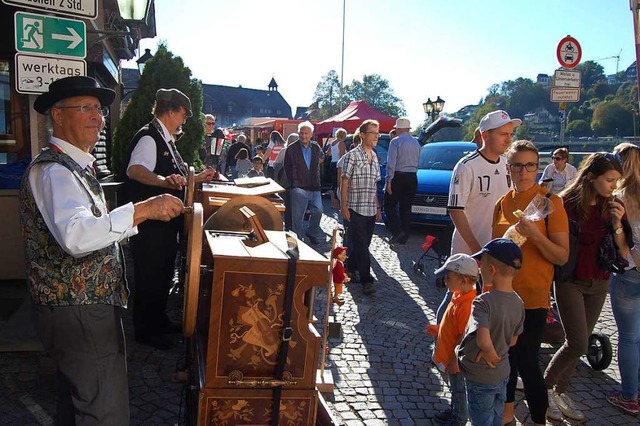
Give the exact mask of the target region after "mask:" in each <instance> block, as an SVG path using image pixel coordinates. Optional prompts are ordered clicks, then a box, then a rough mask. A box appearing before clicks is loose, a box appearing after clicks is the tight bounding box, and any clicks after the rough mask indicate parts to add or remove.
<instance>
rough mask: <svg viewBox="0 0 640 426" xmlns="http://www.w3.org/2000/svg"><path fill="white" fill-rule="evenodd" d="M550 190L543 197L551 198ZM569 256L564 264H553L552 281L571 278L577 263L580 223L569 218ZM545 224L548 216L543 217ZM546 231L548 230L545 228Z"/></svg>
mask: <svg viewBox="0 0 640 426" xmlns="http://www.w3.org/2000/svg"><path fill="white" fill-rule="evenodd" d="M551 195H552V194H551V192H547V194H546V195H545V197H547V198H551ZM567 219H568V220H569V258H568V259H567V263H565V264H564V265H553V281H554V282H556V283H566V282H568V281H572V280H573V273H574V271H575V270H576V265H577V263H578V242H579V241H580V225H578V222H576V221H575V220H573V219H569V218H567ZM544 222H545V226H548V225H549V216H548V215H547V216H545V217H544ZM547 233H548V230H547Z"/></svg>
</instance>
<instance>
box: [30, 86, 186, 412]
mask: <svg viewBox="0 0 640 426" xmlns="http://www.w3.org/2000/svg"><path fill="white" fill-rule="evenodd" d="M114 98H115V92H114V91H113V90H111V89H104V88H100V87H99V86H98V83H97V82H96V81H95V80H94V79H92V78H90V77H83V76H78V77H67V78H63V79H60V80H57V81H55V82H53V83H51V84H50V85H49V91H48V92H46V93H43V94H42V95H40V96H38V98H37V99H36V100H35V102H34V108H35V110H36V111H37V112H39V113H40V114H47V115H49V116H50V118H51V125H52V130H53V133H52V134H53V136H52V137H51V139H50V140H49V146H48V147H47V148H45V149H44V150H43V151H42V152H41V153H40V154H39V155H38V156H37V157H36V158H34V160H33V162H32V163H31V165H30V166H29V168H28V170H27V172H26V173H25V178H24V179H23V182H22V187H21V190H20V217H21V220H22V228H23V233H24V235H25V245H26V264H27V276H28V286H29V291H30V293H31V298H32V301H33V304H34V309H35V313H36V328H37V331H38V334H39V336H40V338H41V340H42V343H43V346H44V348H45V350H46V351H47V352H48V353H49V355H50V356H51V357H52V358H53V359H54V361H55V363H56V367H57V369H58V373H59V374H58V377H59V379H60V381H61V389H62V391H61V395H60V398H59V400H58V413H57V420H56V424H76V425H84V424H89V423H90V424H105V425H106V424H112V425H128V424H129V393H128V383H127V371H126V353H125V347H124V333H123V329H122V322H121V319H120V309H121V308H123V307H126V306H127V298H128V294H129V291H128V289H127V285H126V282H125V278H124V266H123V262H122V257H121V255H120V247H119V241H121V240H122V239H124V238H126V237H128V236H132V235H135V234H136V232H137V226H138V225H140V224H141V223H143V222H144V221H146V220H150V219H153V220H162V221H168V220H170V219H172V218H174V217H176V216H178V215H179V214H181V213H182V210H183V205H182V202H181V201H180V200H179V199H178V198H176V197H173V196H170V195H161V196H158V197H153V198H150V199H147V200H142V201H140V202H138V203H136V204H132V203H128V204H126V205H124V206H121V207H118V208H116V209H114V210H113V211H111V212H110V211H108V209H107V206H106V202H105V198H104V193H103V191H102V188H101V187H100V184H99V182H98V181H97V180H96V178H95V175H94V174H95V172H94V171H93V167H92V166H93V162H94V160H95V158H94V157H93V156H92V155H91V151H92V150H93V147H94V146H95V144H96V143H97V142H98V140H99V138H100V132H101V131H102V129H103V128H104V124H105V123H104V117H105V116H106V115H107V114H108V111H109V110H108V109H107V105H110V104H111V103H112V102H113V100H114Z"/></svg>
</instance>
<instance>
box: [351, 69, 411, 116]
mask: <svg viewBox="0 0 640 426" xmlns="http://www.w3.org/2000/svg"><path fill="white" fill-rule="evenodd" d="M344 92H345V93H346V95H347V98H348V99H349V100H350V101H357V100H360V99H361V100H363V101H365V102H366V103H368V104H369V105H371V106H372V107H374V108H375V109H377V110H378V111H382V112H384V113H385V114H388V115H391V116H393V117H399V116H402V115H405V114H406V111H405V109H404V104H403V103H402V101H401V100H400V98H398V97H397V96H395V95H394V93H393V89H392V88H391V86H390V85H389V81H388V80H387V79H385V78H383V77H382V76H380V75H378V74H369V75H364V76H363V77H362V81H358V80H353V81H352V82H351V84H348V85H347V86H345V88H344Z"/></svg>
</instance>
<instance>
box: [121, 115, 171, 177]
mask: <svg viewBox="0 0 640 426" xmlns="http://www.w3.org/2000/svg"><path fill="white" fill-rule="evenodd" d="M158 123H160V127H162V138H163V139H164V142H165V143H166V144H167V149H168V150H169V152H170V153H171V156H172V157H173V161H174V164H179V163H178V159H177V158H176V157H175V154H174V152H173V149H171V146H170V145H169V141H174V142H175V140H174V138H173V136H172V135H170V134H169V131H168V130H167V128H166V127H165V126H164V124H163V123H162V121H160V120H158ZM156 155H157V149H156V142H155V141H154V140H153V138H152V137H151V136H149V135H146V136H143V137H141V138H140V140H139V141H138V143H137V144H136V146H135V148H133V151H132V152H131V159H130V160H129V164H128V165H127V176H129V167H131V166H135V165H137V166H142V167H144V168H145V169H147V170H149V171H150V172H152V171H153V169H155V168H156V161H157V159H156Z"/></svg>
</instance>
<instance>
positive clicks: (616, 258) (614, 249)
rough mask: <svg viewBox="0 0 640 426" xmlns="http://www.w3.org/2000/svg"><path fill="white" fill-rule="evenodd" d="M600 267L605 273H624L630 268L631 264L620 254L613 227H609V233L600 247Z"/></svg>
mask: <svg viewBox="0 0 640 426" xmlns="http://www.w3.org/2000/svg"><path fill="white" fill-rule="evenodd" d="M598 266H599V267H600V268H601V269H604V270H605V271H611V272H615V273H616V274H622V273H624V271H625V269H626V268H628V267H629V262H628V261H627V259H625V258H624V257H622V256H620V253H618V246H617V245H616V242H615V241H614V239H613V229H612V226H610V225H608V226H607V233H606V235H605V236H604V238H603V239H602V242H601V243H600V247H598Z"/></svg>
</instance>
